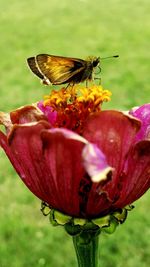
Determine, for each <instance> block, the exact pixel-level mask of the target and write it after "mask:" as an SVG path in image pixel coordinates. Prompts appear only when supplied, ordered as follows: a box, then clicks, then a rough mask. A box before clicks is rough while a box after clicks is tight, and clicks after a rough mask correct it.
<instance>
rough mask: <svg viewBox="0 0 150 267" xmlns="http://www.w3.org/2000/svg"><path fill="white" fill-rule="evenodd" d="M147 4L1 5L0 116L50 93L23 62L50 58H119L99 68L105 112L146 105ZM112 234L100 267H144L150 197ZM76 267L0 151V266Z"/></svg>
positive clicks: (58, 0)
mask: <svg viewBox="0 0 150 267" xmlns="http://www.w3.org/2000/svg"><path fill="white" fill-rule="evenodd" d="M149 13H150V2H149V0H132V1H131V0H126V1H122V0H104V1H100V0H49V1H46V0H45V1H41V0H7V1H6V0H0V110H3V111H10V110H12V109H15V108H17V107H19V106H21V105H24V104H29V103H31V102H36V101H38V100H40V99H42V98H43V95H44V94H48V93H49V90H50V88H49V87H44V86H43V85H42V84H40V82H39V80H38V79H37V78H36V77H35V76H34V75H32V74H31V72H30V71H29V69H28V67H27V64H26V58H27V57H29V56H33V55H36V54H39V53H49V54H54V55H63V56H71V57H79V58H86V57H87V56H89V55H94V56H100V57H105V56H110V55H114V54H119V55H120V57H119V58H118V59H110V60H106V61H103V62H102V64H101V68H102V73H101V78H102V84H103V86H104V88H107V89H110V90H111V91H112V94H113V95H112V101H111V102H110V103H108V104H105V105H104V108H115V109H121V110H128V109H130V108H131V107H133V106H137V105H142V104H143V103H146V102H149V101H150V74H149V73H150V15H149ZM135 206H136V208H135V209H134V210H133V211H132V212H131V213H130V214H129V217H128V220H127V221H126V223H125V224H123V225H122V226H120V227H119V228H118V229H117V231H116V232H115V234H114V235H110V236H108V235H102V236H101V239H100V251H99V255H100V261H99V266H103V267H124V266H126V267H148V266H150V253H149V251H150V211H149V207H150V193H149V192H147V194H146V195H145V196H144V197H143V198H141V199H140V200H138V201H137V202H136V203H135ZM9 266H10V267H31V266H32V267H42V266H43V267H56V266H59V267H66V266H71V267H75V266H77V263H76V259H75V253H74V250H73V246H72V241H71V238H69V236H67V234H66V233H65V232H64V230H63V229H62V228H61V227H56V228H55V227H52V226H51V225H50V224H49V221H48V218H47V217H44V216H43V215H42V214H41V213H40V201H39V200H38V199H37V198H35V197H34V196H33V195H32V194H31V193H30V192H29V191H28V190H27V189H26V187H25V186H24V185H23V183H22V181H21V180H20V179H19V178H18V176H17V175H16V174H15V172H14V170H13V168H12V167H11V165H10V163H9V161H8V160H7V159H6V157H5V155H4V153H3V151H2V150H0V267H9Z"/></svg>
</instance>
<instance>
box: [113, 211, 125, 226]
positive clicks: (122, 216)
mask: <svg viewBox="0 0 150 267" xmlns="http://www.w3.org/2000/svg"><path fill="white" fill-rule="evenodd" d="M127 214H128V211H127V209H125V208H124V209H122V210H120V211H116V212H114V213H113V214H112V216H113V217H114V218H116V219H117V221H118V222H119V223H123V222H124V221H125V220H126V218H127Z"/></svg>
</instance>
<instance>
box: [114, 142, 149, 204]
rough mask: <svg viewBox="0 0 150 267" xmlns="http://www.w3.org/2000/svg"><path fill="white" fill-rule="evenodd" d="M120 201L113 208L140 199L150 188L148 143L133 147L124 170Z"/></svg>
mask: <svg viewBox="0 0 150 267" xmlns="http://www.w3.org/2000/svg"><path fill="white" fill-rule="evenodd" d="M123 173H124V179H122V190H121V194H120V199H119V200H118V201H117V202H116V203H115V207H119V208H122V207H124V206H126V205H128V204H131V203H132V202H134V201H135V200H137V199H138V198H140V197H141V196H142V195H143V194H144V193H145V192H146V191H147V190H148V189H149V187H150V141H141V142H139V143H137V144H136V145H135V147H133V149H132V151H131V152H130V154H129V156H128V158H127V159H126V164H125V168H124V171H123Z"/></svg>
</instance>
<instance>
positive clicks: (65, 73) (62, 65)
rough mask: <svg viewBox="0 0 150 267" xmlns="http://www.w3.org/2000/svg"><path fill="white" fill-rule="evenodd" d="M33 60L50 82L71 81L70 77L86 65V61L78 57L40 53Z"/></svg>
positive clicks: (61, 82)
mask: <svg viewBox="0 0 150 267" xmlns="http://www.w3.org/2000/svg"><path fill="white" fill-rule="evenodd" d="M35 60H36V62H37V66H38V69H39V71H40V73H42V74H43V76H44V77H45V78H46V79H48V80H49V81H50V82H51V83H52V84H63V83H66V82H68V80H69V81H71V77H73V76H74V75H76V74H77V73H79V72H81V71H83V70H84V69H85V67H86V61H85V60H82V59H78V58H68V57H59V56H52V55H46V54H40V55H37V56H36V58H35ZM34 73H35V72H34ZM35 74H36V73H35Z"/></svg>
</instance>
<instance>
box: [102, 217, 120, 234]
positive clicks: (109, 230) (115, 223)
mask: <svg viewBox="0 0 150 267" xmlns="http://www.w3.org/2000/svg"><path fill="white" fill-rule="evenodd" d="M118 224H119V222H118V221H117V219H115V218H114V217H113V216H111V220H110V225H109V226H105V227H103V228H102V230H103V231H104V232H106V233H107V234H113V233H114V232H115V230H116V227H117V226H118Z"/></svg>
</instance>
